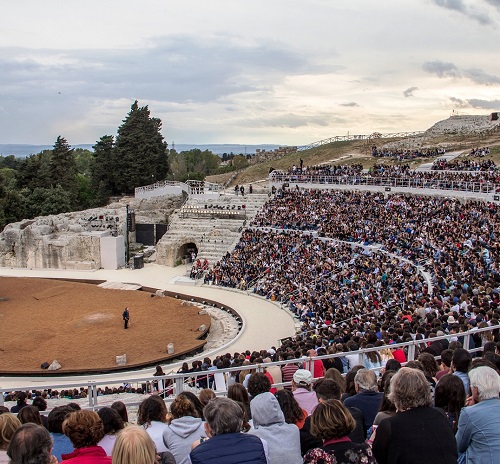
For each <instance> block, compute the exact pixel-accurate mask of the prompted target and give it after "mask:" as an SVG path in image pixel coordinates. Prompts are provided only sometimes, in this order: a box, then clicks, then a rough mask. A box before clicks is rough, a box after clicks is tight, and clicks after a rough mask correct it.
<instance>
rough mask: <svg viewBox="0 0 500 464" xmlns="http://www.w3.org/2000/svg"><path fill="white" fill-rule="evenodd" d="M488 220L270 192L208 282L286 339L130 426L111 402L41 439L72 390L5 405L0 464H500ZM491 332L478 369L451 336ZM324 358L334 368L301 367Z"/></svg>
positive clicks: (496, 283)
mask: <svg viewBox="0 0 500 464" xmlns="http://www.w3.org/2000/svg"><path fill="white" fill-rule="evenodd" d="M301 169H302V167H301ZM403 171H404V170H403ZM379 173H380V170H379ZM400 174H401V175H404V174H405V172H401V173H400ZM499 213H500V211H499V207H498V206H497V205H496V204H493V203H488V202H477V201H469V202H465V203H463V202H460V201H458V200H455V199H450V198H438V197H425V196H421V195H389V196H387V197H385V196H384V195H383V194H381V193H370V192H364V193H363V192H355V191H327V190H296V189H292V190H286V189H285V190H280V191H279V192H278V194H277V195H275V196H273V197H272V198H271V199H270V200H269V201H268V203H267V204H266V205H265V206H264V207H263V209H262V210H261V212H260V213H259V214H258V215H257V216H256V217H255V219H254V221H253V223H252V224H251V227H250V228H248V229H247V230H245V231H244V232H243V234H242V237H241V240H240V242H239V243H238V244H237V245H236V247H235V249H234V251H233V252H232V253H228V254H226V255H225V256H224V257H223V258H222V259H221V260H220V261H219V262H218V263H217V264H216V265H215V266H214V267H213V268H211V269H209V270H208V271H207V273H206V274H205V282H206V283H211V284H214V285H220V286H226V287H232V288H239V289H241V290H248V291H252V292H255V293H256V294H258V295H260V296H262V297H264V298H268V299H270V300H275V301H280V302H282V303H283V304H286V305H287V306H288V308H289V309H290V310H291V311H293V312H294V314H295V315H296V317H297V319H298V321H300V324H301V328H300V331H299V332H298V333H297V334H296V336H294V337H290V338H288V339H286V340H282V342H281V345H280V346H278V347H271V348H268V349H264V350H261V351H253V352H251V351H246V352H242V353H233V354H230V353H227V354H226V355H221V356H217V357H216V358H214V359H213V360H212V359H210V358H208V357H206V358H205V359H204V360H203V362H201V361H193V362H192V366H191V367H190V366H189V365H188V364H187V363H184V365H183V366H182V368H181V369H180V370H179V372H180V373H183V374H188V375H189V376H190V377H191V380H190V384H191V386H192V387H197V388H202V390H201V391H200V392H199V395H198V396H197V395H195V394H194V393H192V392H190V391H187V392H184V393H181V394H180V395H178V396H177V397H176V398H175V399H174V400H173V402H172V403H171V405H170V408H167V406H166V404H165V402H164V400H163V399H162V398H161V396H160V395H154V394H153V395H151V396H149V397H148V398H147V399H145V400H144V401H143V402H142V403H141V405H140V406H139V410H138V413H137V425H133V424H130V422H131V421H129V417H128V414H127V408H126V407H125V406H124V405H123V403H119V402H117V403H114V404H112V405H111V407H109V408H107V407H104V408H101V409H100V410H99V411H98V412H97V413H96V412H92V411H82V410H80V409H79V407H78V405H75V404H74V403H72V404H71V405H68V406H58V407H56V408H53V409H52V410H51V411H50V413H49V414H48V417H47V418H46V419H45V423H44V420H43V418H42V416H40V413H39V411H43V409H44V404H43V401H44V400H45V399H46V398H47V399H48V398H50V397H64V398H68V399H72V398H83V397H85V394H86V391H85V389H80V390H78V389H77V390H64V391H61V392H57V391H50V392H49V391H44V392H35V398H34V399H33V404H32V405H30V404H28V401H27V399H28V396H27V395H26V394H25V393H24V392H18V393H17V394H16V396H15V399H16V400H17V404H16V405H15V406H13V407H12V409H11V411H8V410H6V408H0V463H2V464H3V463H6V462H9V463H11V464H28V463H30V464H31V463H32V462H35V461H33V460H32V459H33V456H37V459H38V460H37V461H36V462H37V463H39V464H48V463H51V464H53V463H55V462H59V461H62V462H67V463H68V464H79V463H98V464H102V463H115V464H125V463H127V464H153V463H155V464H159V463H170V464H175V463H177V464H179V463H182V464H189V463H193V464H197V463H203V464H205V463H206V464H209V463H223V464H225V463H231V464H233V463H234V464H236V463H240V462H251V463H263V464H264V463H267V464H281V463H292V464H293V463H297V464H299V463H302V462H304V463H317V464H321V463H326V462H332V463H333V462H336V463H351V464H352V463H377V462H378V463H379V464H383V463H397V462H405V463H418V462H426V463H431V464H432V463H455V462H457V460H458V462H470V463H473V462H481V463H485V464H489V463H496V462H498V456H499V453H500V436H499V435H498V427H499V426H500V414H499V413H500V399H499V393H500V381H499V374H498V372H499V371H498V369H499V367H500V334H499V332H500V323H499V320H500V273H499V270H498V257H499V252H500V246H499V242H500V240H499V237H498V233H499V232H498V231H499V225H500V224H499V223H500V217H499ZM490 327H491V331H487V332H478V333H476V334H474V335H473V336H472V337H471V338H470V344H469V348H478V347H480V348H481V350H482V352H479V353H478V355H476V354H471V353H469V351H467V350H466V349H464V348H463V347H462V346H463V343H464V335H463V332H465V331H467V330H471V329H472V330H474V329H475V328H490ZM440 336H446V338H445V339H436V340H435V341H432V339H433V338H436V337H440ZM424 339H426V340H428V341H427V342H424V341H422V342H421V343H418V341H419V340H424ZM412 340H415V341H417V344H416V345H414V346H413V347H412V348H414V349H415V353H414V356H412V357H414V359H415V360H412V361H410V362H408V363H407V364H406V367H404V368H401V365H402V364H404V363H406V361H407V359H408V357H409V355H410V353H409V347H408V346H405V347H403V348H401V347H399V346H397V345H398V344H399V343H403V342H407V341H412ZM393 345H396V346H393ZM373 347H374V348H378V349H379V351H376V352H369V353H366V354H364V355H363V356H359V355H358V353H357V351H358V350H359V349H364V348H373ZM351 353H352V354H351ZM327 354H331V355H337V356H336V357H334V358H325V359H323V360H312V359H311V357H314V356H324V355H327ZM435 357H438V359H439V361H436V359H435ZM290 360H299V361H294V362H289V363H287V364H284V365H282V366H281V367H279V366H272V367H269V368H266V369H264V368H261V369H260V370H259V371H258V372H257V371H254V370H250V369H248V366H250V365H254V364H264V363H268V362H271V361H290ZM360 363H362V364H360ZM224 368H235V370H232V371H231V372H229V373H227V374H224V380H225V383H226V385H227V390H228V394H227V396H228V398H220V397H216V395H215V393H214V391H212V390H211V388H214V386H215V383H214V382H215V380H214V379H215V375H216V371H217V370H219V369H224ZM158 382H162V381H161V378H159V380H158ZM283 383H285V386H284V388H283V385H282V384H283ZM272 384H277V385H275V386H274V387H272ZM156 389H158V390H161V389H160V388H159V383H157V384H156ZM126 391H131V389H130V388H129V387H121V388H120V389H117V390H116V393H120V392H126ZM136 391H137V390H136ZM139 392H142V390H141V391H139ZM101 393H102V394H106V393H115V391H113V389H104V390H103V391H102V392H101ZM9 399H14V398H9ZM35 401H36V403H38V405H36V406H35ZM45 406H46V405H45ZM23 410H24V411H25V412H23ZM16 415H17V417H16ZM30 459H31V460H30Z"/></svg>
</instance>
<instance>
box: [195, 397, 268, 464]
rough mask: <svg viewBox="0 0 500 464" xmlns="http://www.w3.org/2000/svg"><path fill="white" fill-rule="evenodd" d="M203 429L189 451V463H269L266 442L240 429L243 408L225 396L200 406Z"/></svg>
mask: <svg viewBox="0 0 500 464" xmlns="http://www.w3.org/2000/svg"><path fill="white" fill-rule="evenodd" d="M203 415H204V417H205V421H206V422H205V432H206V434H207V437H208V439H206V438H203V439H202V440H200V444H199V445H197V446H196V447H195V448H193V450H192V451H191V454H190V455H189V457H190V459H191V462H192V464H239V463H248V464H269V458H268V452H267V443H265V442H264V440H262V439H260V438H258V437H256V436H254V435H248V434H245V433H242V432H241V430H242V427H243V410H242V408H241V407H240V405H239V404H238V403H237V402H236V401H233V400H231V399H229V398H219V397H218V398H214V399H213V400H210V401H209V402H208V404H207V405H206V406H205V408H204V409H203Z"/></svg>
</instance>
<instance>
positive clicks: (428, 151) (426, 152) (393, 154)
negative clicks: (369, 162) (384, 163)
mask: <svg viewBox="0 0 500 464" xmlns="http://www.w3.org/2000/svg"><path fill="white" fill-rule="evenodd" d="M371 150H372V156H374V157H376V158H394V159H396V160H398V161H405V160H413V159H416V158H431V157H435V156H440V155H444V154H445V153H446V149H445V148H422V149H420V148H415V149H396V150H393V149H390V148H378V147H377V146H376V145H373V146H372V149H371Z"/></svg>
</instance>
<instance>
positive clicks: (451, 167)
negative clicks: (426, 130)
mask: <svg viewBox="0 0 500 464" xmlns="http://www.w3.org/2000/svg"><path fill="white" fill-rule="evenodd" d="M432 170H435V171H474V172H477V171H496V170H497V167H496V164H495V162H494V161H493V160H484V161H474V160H470V159H467V158H465V159H463V158H458V159H453V160H451V161H448V160H446V159H444V158H440V159H437V160H435V161H434V163H432Z"/></svg>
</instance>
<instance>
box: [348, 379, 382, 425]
mask: <svg viewBox="0 0 500 464" xmlns="http://www.w3.org/2000/svg"><path fill="white" fill-rule="evenodd" d="M354 387H355V388H356V394H355V395H353V396H350V397H349V398H346V399H345V400H344V404H345V406H347V407H348V408H358V409H359V410H360V411H361V413H362V414H363V419H364V421H365V427H366V431H368V430H369V429H370V427H371V426H372V424H373V421H374V420H375V416H376V415H377V413H378V410H379V408H380V404H381V403H382V397H383V396H384V395H383V393H380V392H379V391H378V385H377V375H376V374H375V372H373V371H371V370H370V369H360V370H359V371H358V372H357V373H356V376H355V377H354Z"/></svg>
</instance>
